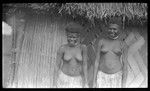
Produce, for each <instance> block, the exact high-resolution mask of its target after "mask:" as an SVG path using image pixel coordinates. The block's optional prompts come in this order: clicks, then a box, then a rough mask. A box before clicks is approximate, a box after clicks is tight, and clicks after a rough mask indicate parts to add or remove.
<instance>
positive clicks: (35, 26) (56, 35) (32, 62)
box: [13, 15, 66, 88]
mask: <svg viewBox="0 0 150 91" xmlns="http://www.w3.org/2000/svg"><path fill="white" fill-rule="evenodd" d="M55 19H56V18H55ZM55 19H54V18H53V17H47V16H40V15H39V16H33V17H32V18H30V19H29V21H28V22H27V25H26V27H25V34H24V36H25V37H24V41H23V44H22V49H21V54H20V60H19V64H18V71H17V72H16V75H15V80H14V84H13V87H18V88H21V87H23V88H26V87H29V88H30V87H31V88H34V87H35V88H36V87H38V88H45V87H48V88H49V87H52V83H53V71H54V65H55V61H56V54H57V50H58V48H59V47H60V46H61V45H62V44H65V43H66V37H65V31H64V25H65V24H66V23H62V22H59V21H61V20H59V19H56V20H55Z"/></svg>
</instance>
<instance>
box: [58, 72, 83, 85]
mask: <svg viewBox="0 0 150 91" xmlns="http://www.w3.org/2000/svg"><path fill="white" fill-rule="evenodd" d="M57 88H82V77H81V76H76V77H71V76H68V75H66V74H64V73H63V72H62V71H60V73H59V77H58V80H57Z"/></svg>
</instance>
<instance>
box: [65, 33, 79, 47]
mask: <svg viewBox="0 0 150 91" xmlns="http://www.w3.org/2000/svg"><path fill="white" fill-rule="evenodd" d="M67 40H68V43H69V44H70V45H72V46H75V45H77V44H78V43H79V36H78V34H77V33H68V34H67Z"/></svg>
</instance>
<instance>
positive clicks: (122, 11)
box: [3, 3, 147, 88]
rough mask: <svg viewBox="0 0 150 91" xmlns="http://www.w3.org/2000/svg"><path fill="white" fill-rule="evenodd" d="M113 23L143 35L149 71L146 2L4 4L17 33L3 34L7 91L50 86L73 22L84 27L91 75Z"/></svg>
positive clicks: (4, 16)
mask: <svg viewBox="0 0 150 91" xmlns="http://www.w3.org/2000/svg"><path fill="white" fill-rule="evenodd" d="M110 20H112V21H115V22H116V21H117V22H118V23H119V24H121V25H122V27H123V30H124V31H123V32H126V31H130V30H136V31H138V32H140V34H141V35H142V36H143V37H144V39H145V40H146V42H145V44H144V46H143V47H142V49H141V52H140V53H141V54H142V55H143V59H144V63H145V65H146V67H147V4H146V3H22V4H20V3H16V4H15V3H13V4H11V3H9V4H3V21H5V22H6V23H7V24H9V25H10V26H12V29H13V33H12V35H10V36H5V35H4V36H3V87H10V88H12V87H14V88H15V87H17V88H51V87H52V83H53V71H54V65H55V61H56V53H57V50H58V48H59V47H60V46H61V45H62V44H65V43H66V42H67V41H66V36H65V26H66V25H67V24H68V23H69V22H75V23H78V24H80V25H82V26H83V27H84V29H83V31H82V43H83V44H86V45H87V47H88V49H89V50H88V69H89V72H92V70H93V67H92V66H91V64H93V63H94V60H95V52H96V50H95V49H96V48H97V42H98V40H97V39H98V38H101V37H104V35H103V34H104V33H103V30H105V29H106V25H107V24H108V23H109V22H112V21H110ZM6 54H9V55H6ZM89 79H92V76H89ZM91 83H92V80H91V81H90V85H91Z"/></svg>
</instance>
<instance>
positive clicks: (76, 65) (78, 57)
mask: <svg viewBox="0 0 150 91" xmlns="http://www.w3.org/2000/svg"><path fill="white" fill-rule="evenodd" d="M65 49H66V50H65V52H64V53H63V57H62V61H63V64H62V68H61V70H62V72H63V73H65V74H67V75H69V76H79V75H81V74H80V73H81V72H82V61H83V59H82V58H83V57H82V50H81V48H80V46H77V47H72V48H71V47H68V46H66V48H65Z"/></svg>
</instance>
